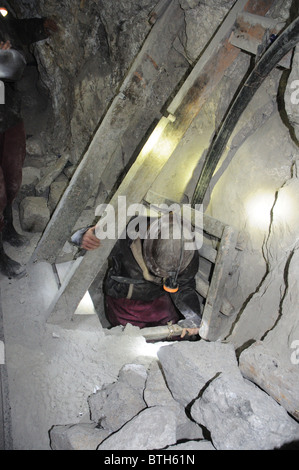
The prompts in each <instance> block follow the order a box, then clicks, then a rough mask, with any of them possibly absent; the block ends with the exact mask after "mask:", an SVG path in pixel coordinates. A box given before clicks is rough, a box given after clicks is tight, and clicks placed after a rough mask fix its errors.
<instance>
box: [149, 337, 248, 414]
mask: <svg viewBox="0 0 299 470" xmlns="http://www.w3.org/2000/svg"><path fill="white" fill-rule="evenodd" d="M158 358H159V360H160V362H161V365H162V369H163V373H164V374H165V378H166V382H167V385H168V388H169V389H170V391H171V393H172V395H173V397H174V399H175V400H177V401H178V402H179V403H181V404H182V405H183V406H187V405H188V404H190V403H191V402H192V401H193V400H194V399H195V398H197V397H198V395H199V392H200V391H201V389H202V388H203V387H204V386H205V385H206V383H207V382H208V381H209V380H211V379H213V378H214V377H215V375H216V374H218V373H220V372H226V373H229V374H231V375H232V376H236V377H238V378H241V372H240V370H239V367H238V363H237V359H236V355H235V351H234V347H233V345H232V344H229V343H221V342H207V341H204V340H200V341H196V342H193V343H192V342H186V343H174V344H172V345H170V346H165V347H162V348H161V349H160V350H159V351H158Z"/></svg>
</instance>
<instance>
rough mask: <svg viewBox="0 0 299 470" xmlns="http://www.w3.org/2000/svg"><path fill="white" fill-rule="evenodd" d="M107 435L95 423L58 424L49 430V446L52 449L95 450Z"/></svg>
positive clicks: (106, 432)
mask: <svg viewBox="0 0 299 470" xmlns="http://www.w3.org/2000/svg"><path fill="white" fill-rule="evenodd" d="M108 435H109V431H105V430H103V429H98V428H97V427H96V424H95V423H79V424H69V425H66V426H61V425H58V426H53V428H52V429H51V430H50V446H51V449H52V450H96V448H97V447H98V445H99V444H100V443H101V442H102V441H103V440H104V439H106V437H107V436H108Z"/></svg>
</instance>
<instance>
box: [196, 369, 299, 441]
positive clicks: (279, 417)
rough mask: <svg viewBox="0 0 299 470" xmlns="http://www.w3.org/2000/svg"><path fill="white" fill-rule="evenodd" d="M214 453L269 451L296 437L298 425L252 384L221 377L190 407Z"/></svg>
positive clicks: (224, 376) (223, 375) (233, 378)
mask: <svg viewBox="0 0 299 470" xmlns="http://www.w3.org/2000/svg"><path fill="white" fill-rule="evenodd" d="M191 415H192V417H193V419H194V420H195V421H197V422H198V423H200V424H202V425H203V426H205V427H206V428H207V429H208V430H209V431H210V433H211V440H212V442H213V445H214V446H215V448H216V449H217V450H271V449H275V448H280V447H281V446H283V445H284V444H287V443H290V442H292V441H294V440H297V439H298V438H299V424H298V423H297V422H296V421H295V420H293V418H291V417H290V416H289V415H288V413H287V412H286V410H285V409H284V408H283V407H282V406H280V405H279V404H278V403H277V402H276V401H275V400H273V398H271V397H270V396H269V395H267V394H266V393H265V392H263V391H262V390H260V389H259V388H258V387H256V386H255V385H254V384H252V383H251V382H249V381H247V380H244V379H243V378H241V379H240V378H238V377H236V376H231V375H229V374H221V375H220V376H218V377H217V378H215V379H214V380H212V381H211V383H210V384H209V385H208V387H207V388H206V389H205V390H204V392H203V394H202V396H201V397H200V398H199V399H197V400H196V401H195V402H194V404H193V405H192V408H191Z"/></svg>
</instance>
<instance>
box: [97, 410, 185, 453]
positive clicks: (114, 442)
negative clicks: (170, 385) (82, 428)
mask: <svg viewBox="0 0 299 470" xmlns="http://www.w3.org/2000/svg"><path fill="white" fill-rule="evenodd" d="M175 442H176V414H175V412H174V411H173V410H172V409H171V408H167V407H166V406H153V407H151V408H147V409H145V410H143V411H141V412H140V413H139V415H138V416H136V417H135V418H133V419H132V420H131V421H129V422H128V423H127V424H125V425H124V426H123V427H122V428H121V429H120V430H119V431H118V432H116V433H114V434H113V435H112V436H110V437H108V438H107V439H106V440H105V441H104V442H103V443H102V444H100V445H99V447H98V450H155V449H163V448H164V447H166V446H168V445H171V444H174V443H175Z"/></svg>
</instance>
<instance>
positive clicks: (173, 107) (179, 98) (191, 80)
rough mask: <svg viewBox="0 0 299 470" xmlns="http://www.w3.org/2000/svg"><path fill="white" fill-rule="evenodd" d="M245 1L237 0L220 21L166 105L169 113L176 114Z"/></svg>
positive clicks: (224, 37) (215, 52)
mask: <svg viewBox="0 0 299 470" xmlns="http://www.w3.org/2000/svg"><path fill="white" fill-rule="evenodd" d="M247 3H248V0H239V1H237V2H236V3H235V5H234V6H233V8H232V9H231V10H230V11H229V14H228V15H227V17H226V18H225V20H224V21H223V22H222V24H221V26H220V28H219V29H218V31H217V32H216V34H215V35H214V37H213V39H212V40H211V42H210V43H209V45H208V46H207V48H206V49H205V51H204V52H203V54H202V55H201V57H200V58H199V60H198V62H197V63H196V65H195V67H194V68H193V70H192V72H191V73H190V75H189V76H188V78H187V80H186V81H185V82H184V84H183V86H182V87H181V89H180V90H179V92H178V93H177V95H176V96H175V98H174V99H173V100H172V102H171V104H170V105H169V106H168V108H167V111H168V112H169V113H170V115H172V116H174V115H175V114H176V111H177V109H178V108H179V106H180V105H181V104H182V102H183V100H185V99H186V95H187V94H188V93H189V91H190V89H193V88H194V87H195V85H196V81H198V76H199V75H200V74H201V72H202V70H203V69H204V68H205V67H206V66H207V65H208V63H209V62H210V60H211V57H213V56H214V55H215V54H216V55H217V51H218V48H219V44H221V45H222V43H223V41H225V39H226V38H227V34H228V31H231V30H232V28H233V26H234V24H235V21H236V19H237V15H238V14H239V13H240V12H241V11H242V10H243V9H244V8H245V6H246V5H247ZM207 79H208V78H207Z"/></svg>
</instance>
